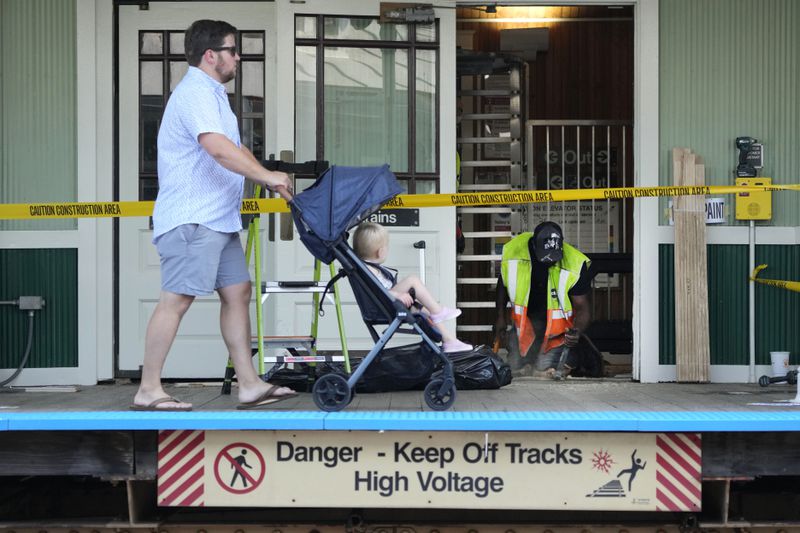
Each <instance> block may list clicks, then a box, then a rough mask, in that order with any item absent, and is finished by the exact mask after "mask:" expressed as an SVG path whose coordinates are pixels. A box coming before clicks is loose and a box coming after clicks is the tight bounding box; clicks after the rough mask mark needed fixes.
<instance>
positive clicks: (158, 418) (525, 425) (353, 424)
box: [0, 408, 800, 433]
mask: <svg viewBox="0 0 800 533" xmlns="http://www.w3.org/2000/svg"><path fill="white" fill-rule="evenodd" d="M161 429H196V430H211V431H214V430H288V431H291V430H329V431H381V430H383V431H562V432H564V431H566V432H573V431H574V432H577V431H598V432H599V431H604V432H646V433H656V432H681V431H687V432H689V431H691V432H720V431H732V432H740V431H744V432H748V431H800V408H796V409H793V410H779V411H724V412H715V411H694V412H684V411H513V412H451V411H445V412H429V411H425V412H403V411H363V412H362V411H354V412H347V411H343V412H338V413H324V412H319V411H192V412H188V413H160V412H136V411H64V412H41V411H34V412H20V413H2V414H0V431H54V430H55V431H82V430H161Z"/></svg>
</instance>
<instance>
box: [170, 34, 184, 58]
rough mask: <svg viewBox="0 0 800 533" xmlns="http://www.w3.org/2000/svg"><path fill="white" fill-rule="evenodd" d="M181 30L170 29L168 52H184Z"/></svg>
mask: <svg viewBox="0 0 800 533" xmlns="http://www.w3.org/2000/svg"><path fill="white" fill-rule="evenodd" d="M183 39H184V37H183V32H182V31H171V32H169V53H170V54H181V55H183V54H184V49H183Z"/></svg>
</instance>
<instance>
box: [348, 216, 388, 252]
mask: <svg viewBox="0 0 800 533" xmlns="http://www.w3.org/2000/svg"><path fill="white" fill-rule="evenodd" d="M388 240H389V232H388V231H386V228H384V227H383V226H381V225H380V224H376V223H374V222H362V223H361V224H359V225H358V227H357V228H356V232H355V233H354V234H353V250H354V251H355V252H356V255H357V256H358V257H360V258H362V259H364V258H371V257H375V254H376V253H377V252H378V249H379V248H380V247H381V246H383V245H384V244H386V243H387V242H388Z"/></svg>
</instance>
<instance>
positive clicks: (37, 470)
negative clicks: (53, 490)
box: [0, 431, 134, 479]
mask: <svg viewBox="0 0 800 533" xmlns="http://www.w3.org/2000/svg"><path fill="white" fill-rule="evenodd" d="M0 465H2V467H3V468H2V470H3V474H2V475H4V476H96V477H102V478H105V479H119V478H124V477H132V475H133V473H134V466H133V465H134V452H133V434H132V432H130V431H3V432H0Z"/></svg>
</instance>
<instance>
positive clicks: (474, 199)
mask: <svg viewBox="0 0 800 533" xmlns="http://www.w3.org/2000/svg"><path fill="white" fill-rule="evenodd" d="M787 190H791V191H798V190H800V185H753V186H735V185H709V186H662V187H616V188H605V189H568V190H531V191H485V192H470V193H455V194H401V195H398V196H396V197H395V198H393V199H392V200H390V201H389V202H387V203H386V204H385V205H384V207H387V208H392V209H398V208H400V209H403V208H420V207H459V206H491V205H518V204H535V203H546V202H565V201H574V200H621V199H628V198H652V197H660V196H705V195H710V194H740V193H742V192H748V191H750V192H763V191H787ZM153 205H154V202H65V203H32V204H0V219H44V218H108V217H145V216H150V215H152V214H153ZM288 211H289V207H288V206H287V205H286V202H285V201H284V200H282V199H281V198H260V199H256V198H253V199H247V200H244V201H243V202H242V213H244V214H258V213H285V212H288Z"/></svg>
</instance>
